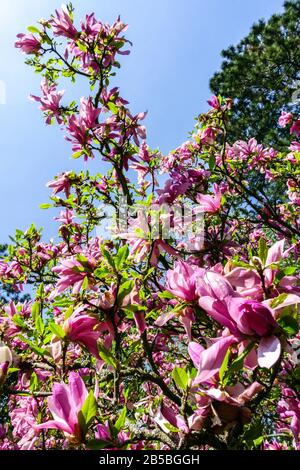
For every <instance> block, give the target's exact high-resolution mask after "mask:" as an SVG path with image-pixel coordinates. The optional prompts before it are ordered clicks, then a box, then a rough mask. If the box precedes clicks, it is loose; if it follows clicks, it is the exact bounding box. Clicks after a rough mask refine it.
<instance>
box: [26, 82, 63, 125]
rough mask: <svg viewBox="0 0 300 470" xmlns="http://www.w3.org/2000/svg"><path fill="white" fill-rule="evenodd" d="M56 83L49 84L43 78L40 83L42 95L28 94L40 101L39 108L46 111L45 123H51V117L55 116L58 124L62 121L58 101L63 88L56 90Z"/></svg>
mask: <svg viewBox="0 0 300 470" xmlns="http://www.w3.org/2000/svg"><path fill="white" fill-rule="evenodd" d="M56 88H57V85H56V84H55V83H51V84H49V83H48V81H47V80H46V79H43V81H42V84H41V90H42V96H41V97H39V96H35V95H30V98H31V99H32V100H34V101H37V102H39V103H41V106H40V110H41V111H45V112H46V115H47V117H46V123H47V124H51V120H52V118H54V117H55V118H56V120H57V122H58V124H62V123H63V118H62V117H61V110H60V101H61V99H62V97H63V95H64V93H65V92H64V90H62V91H56Z"/></svg>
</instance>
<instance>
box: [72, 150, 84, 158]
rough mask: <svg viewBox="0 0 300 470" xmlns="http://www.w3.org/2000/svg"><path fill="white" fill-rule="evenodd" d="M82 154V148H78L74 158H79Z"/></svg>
mask: <svg viewBox="0 0 300 470" xmlns="http://www.w3.org/2000/svg"><path fill="white" fill-rule="evenodd" d="M82 154H83V152H82V150H78V152H75V153H73V155H72V158H74V159H76V158H79V157H81V155H82Z"/></svg>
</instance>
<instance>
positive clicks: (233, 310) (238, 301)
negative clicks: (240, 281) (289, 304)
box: [198, 272, 281, 368]
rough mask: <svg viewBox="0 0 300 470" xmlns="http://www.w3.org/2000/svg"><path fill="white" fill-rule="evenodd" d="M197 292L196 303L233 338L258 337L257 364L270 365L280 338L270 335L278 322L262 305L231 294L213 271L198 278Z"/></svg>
mask: <svg viewBox="0 0 300 470" xmlns="http://www.w3.org/2000/svg"><path fill="white" fill-rule="evenodd" d="M211 283H212V285H213V289H212V288H211ZM198 293H199V296H200V298H199V305H200V307H202V308H203V309H204V310H205V311H206V312H207V313H208V314H209V315H210V316H211V317H212V318H213V319H214V320H216V321H217V322H218V323H220V324H221V325H223V326H224V327H226V328H228V329H229V331H230V332H231V333H232V334H233V335H235V336H236V337H237V338H240V339H243V338H245V337H249V336H250V337H251V336H256V337H259V338H261V339H260V343H259V347H258V363H259V365H261V367H267V368H270V367H271V366H272V365H273V364H274V363H275V362H276V361H277V360H278V359H279V357H280V353H281V345H280V340H279V339H278V338H277V337H276V336H275V335H274V333H275V332H276V329H277V328H278V324H277V322H276V321H275V319H274V317H273V315H272V311H271V310H270V309H269V308H268V307H267V306H266V305H264V304H262V303H260V302H258V301H256V300H246V299H244V298H243V297H239V296H238V295H236V294H234V293H233V289H232V286H231V285H230V284H229V282H228V281H227V280H226V279H224V278H223V276H221V275H220V274H217V273H213V272H211V273H209V277H208V276H207V274H206V275H205V276H204V277H203V279H200V280H198Z"/></svg>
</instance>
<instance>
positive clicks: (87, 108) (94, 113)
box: [79, 96, 101, 129]
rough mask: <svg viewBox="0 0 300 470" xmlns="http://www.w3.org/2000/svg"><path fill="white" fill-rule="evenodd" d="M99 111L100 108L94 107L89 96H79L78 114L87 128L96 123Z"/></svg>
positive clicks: (92, 126)
mask: <svg viewBox="0 0 300 470" xmlns="http://www.w3.org/2000/svg"><path fill="white" fill-rule="evenodd" d="M100 112H101V109H97V108H95V107H94V105H93V102H92V98H91V97H90V96H89V97H88V98H87V99H86V98H81V100H80V111H79V115H80V118H81V122H82V124H84V125H85V127H86V128H87V129H93V128H94V127H95V126H96V125H97V119H98V116H99V114H100Z"/></svg>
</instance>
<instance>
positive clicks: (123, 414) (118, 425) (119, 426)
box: [114, 406, 127, 433]
mask: <svg viewBox="0 0 300 470" xmlns="http://www.w3.org/2000/svg"><path fill="white" fill-rule="evenodd" d="M126 415H127V408H126V406H124V408H123V409H122V411H121V413H120V416H119V417H118V419H117V421H116V422H115V425H114V427H115V429H116V430H117V432H118V433H119V432H120V431H121V430H122V429H123V427H124V424H125V419H126Z"/></svg>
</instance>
